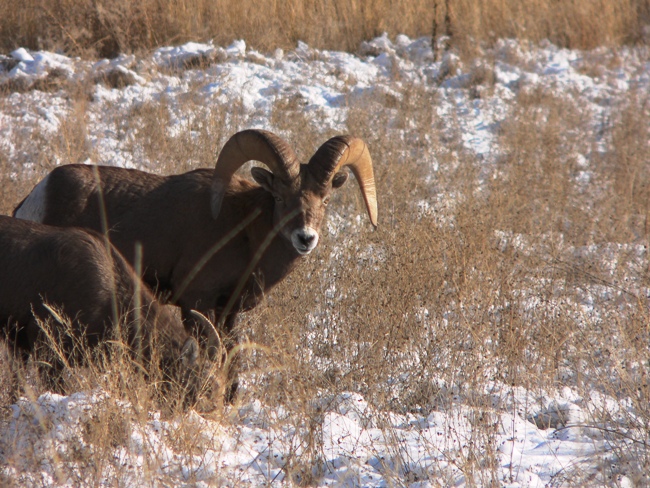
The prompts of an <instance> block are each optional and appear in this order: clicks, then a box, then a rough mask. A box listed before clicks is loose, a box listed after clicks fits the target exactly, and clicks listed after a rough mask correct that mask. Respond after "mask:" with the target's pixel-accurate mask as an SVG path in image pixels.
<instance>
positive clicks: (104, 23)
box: [0, 0, 650, 57]
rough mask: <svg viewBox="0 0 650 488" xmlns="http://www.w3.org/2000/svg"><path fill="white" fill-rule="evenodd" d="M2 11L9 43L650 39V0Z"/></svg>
mask: <svg viewBox="0 0 650 488" xmlns="http://www.w3.org/2000/svg"><path fill="white" fill-rule="evenodd" d="M2 12H3V15H2V16H1V17H0V50H1V51H10V50H12V49H15V48H17V47H20V46H23V47H27V48H30V49H48V50H63V51H65V52H66V53H68V54H73V55H90V56H101V57H112V56H115V55H116V54H118V53H124V52H136V51H140V50H144V49H151V48H153V47H156V46H160V45H169V44H179V43H183V42H186V41H207V40H209V39H214V40H215V42H217V43H218V44H228V43H230V42H231V41H233V40H234V39H245V40H246V41H247V42H248V43H249V44H250V45H251V46H252V47H254V48H256V49H259V50H264V51H269V50H273V49H275V48H278V47H281V48H288V47H294V46H295V44H296V42H297V41H299V40H300V41H304V42H307V43H308V44H310V45H311V46H313V47H318V48H327V49H337V50H348V51H353V50H356V49H357V48H358V47H359V44H360V42H361V41H363V40H367V39H370V38H373V37H375V36H378V35H380V34H382V33H383V32H387V33H388V34H389V35H391V36H395V35H397V34H406V35H409V36H412V37H419V36H434V37H436V38H438V37H440V36H445V35H447V36H451V43H452V44H454V45H456V46H458V47H461V48H462V50H463V51H465V52H473V51H475V49H476V47H477V46H479V45H481V44H482V43H485V42H487V43H490V42H492V41H494V40H495V39H498V38H504V37H517V38H522V39H529V40H531V41H540V40H542V39H550V40H551V41H552V42H554V43H556V44H558V45H560V46H565V47H571V48H592V47H594V46H597V45H603V44H606V45H619V44H622V43H637V42H645V41H647V40H648V39H647V37H648V32H647V25H648V22H650V2H648V0H619V1H616V2H612V1H607V0H578V1H567V2H557V1H555V0H535V1H532V2H531V1H527V2H521V1H519V0H489V1H478V0H420V1H407V0H392V1H389V0H372V1H369V2H363V1H352V2H350V1H341V0H319V1H317V2H307V1H304V0H289V1H286V2H277V1H275V0H262V1H250V0H244V1H237V2H233V1H230V0H217V1H211V0H202V1H198V2H192V3H189V2H185V1H178V0H145V1H141V2H132V1H129V0H122V1H117V2H115V1H105V0H100V1H90V0H82V1H72V0H55V1H49V0H26V1H18V0H4V1H3V4H2ZM644 29H645V30H644Z"/></svg>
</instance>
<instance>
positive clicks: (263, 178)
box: [251, 166, 274, 192]
mask: <svg viewBox="0 0 650 488" xmlns="http://www.w3.org/2000/svg"><path fill="white" fill-rule="evenodd" d="M251 176H252V177H253V179H254V180H255V181H256V182H257V184H258V185H260V186H261V187H262V188H264V189H265V190H266V191H270V192H272V191H273V178H274V176H273V173H271V172H270V171H268V170H265V169H264V168H260V167H259V166H254V167H252V168H251Z"/></svg>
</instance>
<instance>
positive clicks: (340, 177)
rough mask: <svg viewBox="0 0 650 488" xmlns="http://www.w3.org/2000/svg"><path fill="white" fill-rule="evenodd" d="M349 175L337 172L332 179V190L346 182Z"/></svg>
mask: <svg viewBox="0 0 650 488" xmlns="http://www.w3.org/2000/svg"><path fill="white" fill-rule="evenodd" d="M348 176H349V173H348V172H347V171H339V172H338V173H336V174H335V175H334V178H332V188H334V189H336V188H341V187H342V186H343V184H344V183H345V182H346V181H348Z"/></svg>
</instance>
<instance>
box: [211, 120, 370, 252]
mask: <svg viewBox="0 0 650 488" xmlns="http://www.w3.org/2000/svg"><path fill="white" fill-rule="evenodd" d="M251 160H256V161H259V162H261V163H264V164H265V165H266V166H267V167H268V168H269V169H270V170H271V171H267V170H265V169H264V168H259V167H255V168H252V170H251V174H252V176H253V178H254V179H255V181H256V182H257V183H258V184H259V185H260V186H261V187H262V188H264V189H265V190H266V191H268V192H270V193H271V194H272V195H273V197H274V199H275V206H274V224H275V225H276V226H278V227H279V228H280V234H281V235H282V236H283V237H284V238H285V239H286V240H287V241H289V242H291V244H292V245H293V247H294V248H295V250H296V251H297V252H298V253H299V254H309V253H310V252H311V251H312V250H313V249H314V248H315V247H316V245H317V244H318V238H319V236H318V232H319V229H320V227H321V223H322V220H323V217H324V215H325V207H327V204H328V203H329V199H330V194H331V193H332V190H333V189H335V188H339V187H341V186H342V185H343V184H344V183H345V182H346V181H347V179H348V174H347V172H345V171H341V170H342V168H343V167H344V166H349V167H350V169H351V170H352V172H353V173H354V176H355V177H356V179H357V182H358V183H359V187H360V189H361V193H362V195H363V199H364V201H365V204H366V208H367V210H368V215H369V216H370V221H371V222H372V224H373V226H375V227H376V226H377V194H376V190H375V178H374V174H373V169H372V160H371V159H370V153H369V152H368V148H367V147H366V144H365V143H364V142H363V141H362V140H361V139H358V138H356V137H352V136H336V137H332V138H331V139H329V140H328V141H327V142H325V143H324V144H323V145H322V146H321V147H320V148H319V149H318V151H316V153H315V154H314V155H313V156H312V158H311V159H310V160H309V162H308V163H307V164H300V163H299V161H298V159H297V157H296V155H295V153H294V152H293V150H292V149H291V148H290V147H289V145H288V144H287V143H286V142H285V141H284V140H283V139H281V138H279V137H278V136H276V135H275V134H273V133H271V132H267V131H262V130H245V131H242V132H238V133H237V134H235V135H234V136H232V137H231V138H230V139H229V140H228V142H227V143H226V144H225V146H224V147H223V149H222V151H221V153H220V154H219V158H218V159H217V164H216V168H215V173H214V174H215V176H214V180H213V182H212V202H211V205H212V216H213V217H214V218H215V219H216V218H217V217H218V216H219V213H220V211H221V204H222V201H223V197H224V195H225V193H226V191H227V188H228V185H229V183H230V180H231V178H232V176H233V175H234V173H235V172H236V171H237V169H239V168H240V167H241V166H242V165H243V164H244V163H246V162H247V161H251Z"/></svg>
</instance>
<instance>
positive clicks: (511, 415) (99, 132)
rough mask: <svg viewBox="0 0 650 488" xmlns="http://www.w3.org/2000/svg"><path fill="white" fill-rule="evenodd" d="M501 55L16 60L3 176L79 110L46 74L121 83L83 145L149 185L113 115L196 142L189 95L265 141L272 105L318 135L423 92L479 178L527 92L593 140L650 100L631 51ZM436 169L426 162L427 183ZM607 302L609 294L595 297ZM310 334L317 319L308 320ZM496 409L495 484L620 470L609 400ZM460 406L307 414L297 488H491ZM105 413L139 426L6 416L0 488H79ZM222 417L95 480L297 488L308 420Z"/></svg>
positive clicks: (157, 424) (334, 407)
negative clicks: (619, 112)
mask: <svg viewBox="0 0 650 488" xmlns="http://www.w3.org/2000/svg"><path fill="white" fill-rule="evenodd" d="M491 54H492V61H490V62H488V61H487V60H484V61H479V62H478V63H477V64H475V65H472V66H464V65H463V63H462V62H461V60H460V59H459V58H458V57H457V56H455V55H454V54H453V53H447V54H446V55H445V57H444V58H443V59H442V60H440V61H434V57H433V53H432V51H431V47H430V44H429V41H428V40H427V39H416V40H412V39H409V38H408V37H406V36H398V37H397V38H396V39H395V40H394V41H392V40H391V39H389V38H388V36H386V35H383V36H381V37H379V38H377V39H374V40H372V41H369V42H365V43H363V45H362V46H361V47H360V50H359V54H358V55H354V54H349V53H343V52H333V51H322V50H317V49H312V48H310V47H309V46H307V45H306V44H304V43H298V46H297V47H296V49H294V50H293V51H290V52H284V51H282V50H276V51H275V52H274V53H273V54H272V55H270V56H266V55H264V54H261V53H258V52H256V51H252V50H250V49H249V48H248V47H247V46H246V43H245V42H244V41H243V40H242V41H237V42H234V43H233V44H232V45H230V46H227V47H219V46H214V45H212V44H209V43H208V44H199V43H188V44H185V45H182V46H176V47H164V48H160V49H157V50H155V51H154V52H153V53H152V54H151V55H150V56H148V57H144V58H141V59H137V58H136V57H135V56H120V57H118V58H115V59H113V60H101V61H98V62H94V63H93V62H89V61H84V60H80V59H72V58H68V57H65V56H62V55H58V54H55V53H49V52H29V51H28V50H26V49H24V48H20V49H17V50H15V51H13V52H12V53H11V54H10V57H11V58H12V59H13V60H14V61H15V65H13V67H11V68H10V69H5V68H3V67H2V66H11V64H12V63H9V64H0V85H3V84H9V86H11V85H10V84H11V83H12V82H14V81H15V80H21V83H22V85H21V87H22V89H21V90H18V91H16V92H13V93H11V94H9V95H7V97H6V99H5V101H4V103H3V105H2V108H1V109H0V147H2V149H3V151H4V152H5V153H6V154H7V155H8V156H9V158H10V160H11V158H13V157H14V155H16V154H17V153H19V152H20V148H19V147H15V140H16V138H15V137H14V133H15V131H22V132H21V133H24V134H27V135H29V134H30V133H31V131H36V130H38V131H39V132H40V133H41V134H42V135H43V136H44V137H49V136H52V135H54V134H56V132H57V130H59V128H60V126H61V124H62V121H63V120H65V118H66V116H67V115H68V114H69V113H70V111H71V110H72V107H71V105H70V103H69V101H68V100H66V98H65V96H64V95H63V94H62V92H61V91H56V90H54V91H52V92H49V93H47V92H43V91H39V90H35V89H29V88H30V87H34V86H36V85H35V83H36V82H37V81H38V80H43V79H46V78H47V77H48V76H52V75H53V74H55V75H56V76H57V77H63V78H64V79H67V80H77V79H85V78H87V77H90V78H91V79H99V78H101V77H106V76H109V74H110V73H117V75H116V76H122V77H123V78H121V79H123V80H124V86H117V87H111V86H110V85H106V84H103V83H98V84H95V85H94V87H93V92H92V99H93V103H92V106H91V107H89V109H88V113H89V117H88V121H87V122H88V134H87V137H88V139H89V142H90V145H91V147H92V149H93V153H92V154H93V160H92V161H89V162H99V163H103V164H113V165H118V166H124V167H137V168H141V169H150V168H151V167H153V166H154V165H155V161H147V160H146V157H143V158H138V159H137V160H136V159H135V158H134V157H133V154H132V152H130V151H128V144H129V140H130V138H132V137H133V135H132V134H126V135H125V134H120V131H119V130H116V126H117V125H119V124H117V123H116V122H115V121H111V120H106V117H105V115H104V114H105V113H107V108H108V107H111V108H113V109H117V110H118V113H122V114H124V113H126V112H127V111H129V110H132V109H133V108H135V107H139V106H141V105H142V104H143V103H145V102H146V101H148V100H159V99H161V97H164V98H165V100H166V101H167V103H168V104H169V107H170V114H171V121H170V127H169V133H170V136H173V135H174V134H175V133H178V132H180V131H182V130H183V128H184V127H186V126H188V125H189V121H188V120H187V117H190V115H188V114H183V113H181V112H180V111H178V110H176V107H177V104H178V102H180V101H181V100H182V99H183V97H184V96H185V95H186V94H187V93H188V92H191V91H192V90H196V88H195V87H196V86H198V87H199V88H198V96H199V97H201V100H202V104H204V106H205V109H206V110H210V107H211V106H216V105H218V104H219V105H224V104H225V105H228V104H232V103H233V100H241V106H242V108H243V111H244V113H245V114H247V116H248V117H249V119H248V120H249V121H250V126H256V127H260V128H265V129H273V127H272V126H271V123H270V121H269V114H270V113H271V111H272V109H273V104H274V103H275V101H276V100H277V99H279V98H280V97H284V98H287V97H292V98H293V99H295V100H297V101H298V103H299V104H300V106H301V108H302V110H303V111H304V112H305V113H306V114H310V113H318V114H319V118H320V120H323V121H324V122H323V123H324V127H323V130H324V131H325V130H327V129H330V130H332V131H341V130H343V129H344V124H345V120H346V116H347V111H348V104H347V103H346V100H347V99H349V98H350V97H359V98H363V97H373V96H386V95H388V94H391V95H392V96H395V97H397V98H398V99H399V97H401V95H400V94H399V93H396V92H394V90H393V89H392V88H391V86H393V87H394V86H395V85H394V83H398V84H400V83H401V84H402V85H403V86H407V85H408V84H414V85H419V86H422V87H425V89H426V87H434V86H435V87H436V88H435V89H436V90H437V91H438V94H439V98H438V100H439V105H438V106H437V107H435V113H436V114H437V116H438V117H440V118H444V117H446V116H448V115H450V114H455V116H457V117H458V123H459V124H460V125H461V128H462V133H463V144H464V146H465V148H466V150H467V151H470V152H471V153H472V154H475V155H476V156H477V157H478V158H482V161H483V162H484V164H490V163H491V162H494V161H495V160H496V158H497V157H498V154H499V151H498V148H497V147H495V144H496V135H497V132H498V125H499V123H500V122H501V121H503V119H504V117H505V116H506V114H507V109H506V102H507V101H509V100H512V99H513V98H514V97H516V96H517V95H518V94H519V93H521V92H526V91H530V92H532V91H534V90H536V89H545V90H552V91H553V92H554V93H555V94H556V95H557V96H558V97H567V98H568V97H572V98H578V99H580V100H581V102H582V103H583V104H584V106H585V107H586V109H585V113H592V114H593V116H592V120H594V125H595V124H596V123H597V122H595V121H597V120H598V119H599V118H603V117H605V116H607V114H609V113H610V112H609V111H610V110H611V101H612V100H615V99H616V98H617V97H618V96H620V95H621V94H622V93H625V92H626V91H628V90H630V89H631V87H635V88H636V89H641V90H646V91H647V90H650V86H649V85H650V63H647V62H644V61H643V56H642V55H641V53H639V52H637V51H635V50H634V49H632V48H621V49H619V52H617V56H618V58H619V60H620V62H619V63H618V65H617V66H616V67H604V66H603V67H600V69H599V71H598V74H597V75H594V76H589V75H586V74H583V73H581V72H580V69H579V66H578V65H579V63H580V61H581V59H582V57H583V56H585V55H586V54H587V53H583V52H579V51H572V50H567V49H560V48H558V47H556V46H554V45H552V44H550V43H543V44H542V45H540V46H530V47H528V48H526V49H524V48H523V47H522V46H521V45H520V44H519V43H518V42H517V41H514V40H501V41H499V42H498V43H497V44H496V46H495V48H494V49H493V51H492V53H491ZM486 59H487V58H486ZM479 70H482V72H485V71H487V72H488V73H489V72H492V73H493V76H494V83H495V85H494V87H493V90H494V95H493V96H491V97H488V98H485V99H472V98H471V97H469V96H468V89H469V88H470V86H469V85H470V84H471V82H470V80H471V76H472V73H478V71H479ZM395 80H398V81H395ZM389 82H390V83H389ZM431 89H433V88H431ZM573 157H574V158H575V160H576V162H577V164H578V166H579V167H580V169H581V170H580V172H579V173H578V174H577V177H576V182H575V183H576V184H577V185H579V186H586V185H588V184H589V182H590V180H591V178H592V174H591V172H590V171H589V158H588V156H587V155H583V154H575V155H574V156H573ZM59 162H60V163H64V162H65V161H59ZM437 164H438V163H437V162H436V161H432V162H431V168H432V172H433V173H435V171H436V168H437V166H436V165H437ZM24 169H28V167H27V166H26V167H25V168H24ZM436 198H438V196H436V197H432V199H431V201H422V202H419V203H418V212H420V213H421V214H423V215H424V214H429V213H433V212H435V208H436V207H437V206H439V205H450V206H451V207H452V208H453V203H449V202H444V204H443V203H441V202H440V201H436ZM337 219H338V220H337ZM342 225H345V223H344V222H342V219H341V218H340V217H339V216H338V215H336V214H334V215H331V216H330V222H329V223H328V226H329V228H330V230H331V233H332V234H336V232H338V228H339V227H340V226H342ZM495 238H496V239H497V240H498V246H499V248H500V249H502V250H503V251H504V252H505V250H506V249H507V248H508V246H514V247H515V248H517V249H519V250H521V251H522V252H526V250H529V249H530V244H529V243H528V242H526V237H525V236H520V235H513V234H512V233H508V232H504V231H501V230H498V229H496V230H495ZM547 238H548V239H554V236H547ZM596 252H597V253H598V254H599V255H600V256H601V257H602V256H604V259H605V260H606V262H609V263H610V264H611V269H612V270H613V269H614V268H615V264H616V259H617V256H620V254H621V253H627V254H630V253H636V254H638V255H643V254H644V253H645V252H647V251H646V250H645V248H643V247H642V246H637V245H624V244H611V245H608V246H605V247H603V246H599V247H598V248H597V249H595V248H590V247H583V248H577V249H575V250H574V253H575V255H584V256H588V255H590V254H594V253H596ZM372 254H375V253H374V250H373V253H372ZM605 269H607V268H605ZM597 290H598V289H597V287H594V288H593V290H592V293H591V294H586V295H584V297H583V299H584V301H583V303H582V306H583V311H584V313H587V314H588V313H592V311H593V306H592V305H593V300H594V299H597V298H598V293H597ZM327 293H330V294H331V295H332V296H333V294H334V293H335V289H334V290H333V291H332V290H328V291H327V292H326V296H327ZM602 293H611V290H606V289H603V290H602ZM417 313H418V314H419V317H420V320H422V321H425V320H426V317H427V316H428V311H426V309H424V310H420V311H417ZM310 320H312V321H318V320H320V318H319V317H318V316H311V319H310ZM442 386H443V387H444V385H442ZM493 392H497V393H493ZM493 392H489V391H488V392H485V395H488V396H489V395H492V394H494V395H496V396H497V397H498V398H495V400H494V404H495V407H494V409H493V410H492V411H491V412H490V416H491V419H490V421H491V422H492V423H493V424H494V432H493V435H494V436H495V439H494V443H495V445H497V446H498V453H497V459H496V462H497V464H498V473H499V479H498V484H501V485H502V486H510V487H529V486H530V487H534V486H546V485H548V484H550V483H553V482H556V481H557V480H558V479H560V480H561V479H562V478H561V477H562V476H563V473H565V472H567V470H569V469H571V468H574V467H576V466H585V469H597V467H598V465H599V464H598V463H602V462H603V460H604V459H607V458H608V457H611V458H612V459H613V457H614V452H613V450H612V447H611V445H610V443H609V442H608V437H607V435H606V429H605V427H604V426H601V425H598V424H595V423H593V422H592V421H591V417H590V410H589V408H587V407H586V405H592V406H593V405H595V404H597V405H598V406H599V407H598V408H601V409H607V410H608V411H611V415H612V416H613V417H616V415H619V414H620V412H621V410H622V409H624V408H625V406H624V405H623V404H621V403H620V402H618V401H617V400H616V399H614V398H611V397H608V396H607V395H605V394H602V393H597V392H594V394H593V395H592V397H590V398H583V397H582V396H580V395H578V394H577V393H576V392H574V391H571V390H570V389H568V388H566V389H565V390H564V391H562V392H560V393H553V394H551V393H546V392H535V393H533V392H528V391H522V390H520V389H518V388H514V387H508V386H507V385H501V384H495V385H494V389H493ZM454 398H455V399H456V400H457V402H455V403H454V404H452V405H449V406H446V407H445V408H441V409H440V410H437V411H430V412H423V413H420V414H403V413H395V412H388V411H377V410H375V409H374V408H373V407H372V406H371V405H369V404H368V402H367V401H366V400H365V399H364V398H363V397H362V396H361V395H359V394H358V393H352V392H349V393H344V394H340V395H336V396H334V397H330V398H328V397H323V398H319V399H315V400H314V405H313V409H314V411H317V412H320V414H319V415H318V416H315V418H317V419H318V421H317V423H316V424H315V425H312V426H311V427H310V428H312V429H314V431H315V432H317V433H318V436H319V439H320V440H321V441H322V444H321V448H320V449H321V451H320V452H319V454H318V456H313V459H312V462H311V464H308V465H307V466H306V467H303V468H302V469H303V471H302V474H301V475H297V476H308V475H309V476H313V477H314V478H313V479H314V480H315V481H314V482H313V483H314V485H315V486H367V487H375V486H376V487H380V486H393V485H399V486H403V485H408V486H412V487H422V488H423V487H433V486H440V485H445V486H465V485H474V484H475V483H479V484H489V483H488V482H487V481H486V480H482V478H481V472H480V470H479V471H478V472H477V474H476V475H475V478H474V479H468V478H467V477H466V476H467V475H466V473H464V472H463V471H462V470H461V469H460V466H461V464H462V461H463V459H464V457H466V456H468V452H469V451H468V450H469V447H468V446H469V445H472V446H473V449H474V450H478V451H479V452H483V451H484V446H482V444H481V443H485V442H486V440H485V439H482V438H480V436H478V435H477V433H476V432H475V431H474V425H476V422H477V419H476V418H475V416H476V415H477V412H476V410H474V409H473V408H472V407H471V406H470V404H469V403H468V402H466V401H464V400H466V399H464V397H463V396H462V395H460V394H458V395H455V396H454ZM103 404H111V405H112V406H113V408H117V409H119V411H121V412H123V414H124V416H125V418H130V417H132V416H135V414H134V409H135V407H134V406H133V405H130V404H128V403H125V402H120V401H118V400H115V399H111V398H110V397H108V395H107V394H106V393H104V392H101V391H91V392H78V393H74V394H72V395H69V396H67V397H63V396H60V395H55V394H51V393H46V394H43V395H41V396H40V397H38V398H37V399H35V400H34V401H30V400H28V399H25V398H23V399H21V400H20V401H19V402H18V403H16V404H15V405H13V406H12V407H11V409H12V416H11V418H10V421H9V422H8V423H7V424H6V425H5V426H4V430H3V431H2V432H0V436H1V438H2V440H3V444H4V445H12V446H13V447H14V450H13V452H12V453H7V452H5V453H0V454H1V455H2V456H3V457H4V458H5V460H6V459H8V458H9V459H11V460H12V462H11V463H9V464H8V466H9V467H6V468H4V474H5V475H8V476H10V477H11V478H14V479H17V480H20V482H21V483H22V484H24V485H33V486H36V485H38V486H73V485H75V484H76V480H73V479H61V478H60V473H59V472H58V471H57V466H56V460H57V459H58V458H59V457H66V453H65V452H64V451H65V450H66V449H68V448H69V446H70V445H76V446H77V448H78V449H79V450H80V452H82V453H83V452H89V453H92V449H93V448H92V446H91V445H89V444H88V443H87V442H85V441H84V440H83V435H82V430H83V425H84V422H88V421H89V420H90V419H92V416H93V410H94V408H95V407H96V406H97V405H103ZM229 415H231V417H232V419H231V421H229V422H228V423H227V424H222V423H220V422H218V421H211V420H208V419H205V418H202V417H201V416H199V415H198V414H196V413H194V412H189V413H188V414H187V415H186V417H185V418H182V419H174V420H162V419H161V417H160V414H159V413H156V412H150V413H148V414H147V420H146V421H144V422H134V423H133V428H132V429H131V430H130V432H128V433H127V434H125V439H124V440H123V441H122V442H121V444H120V445H119V446H117V447H116V448H115V452H114V456H113V460H112V461H111V462H110V463H108V464H107V465H105V466H103V468H102V469H103V471H102V472H101V476H100V477H101V478H104V479H110V478H111V477H114V476H117V474H118V473H121V476H123V478H122V479H124V480H128V482H126V483H122V484H127V485H132V486H136V485H145V484H152V485H153V486H158V485H159V484H158V483H157V482H156V481H155V480H156V479H157V476H158V475H161V476H162V475H164V476H165V477H166V478H165V479H168V480H173V483H174V484H176V486H214V485H220V486H221V485H223V486H242V485H250V486H260V485H266V484H269V483H271V484H273V483H280V482H286V483H289V484H290V483H292V482H296V479H293V480H291V479H288V478H287V473H288V472H290V470H289V469H288V468H287V467H288V466H290V465H291V463H294V464H296V459H299V458H300V457H301V456H303V455H304V456H306V455H307V452H306V446H305V445H304V443H303V442H301V439H302V438H303V437H301V436H302V434H304V432H305V429H307V427H306V425H307V424H308V423H309V422H308V421H307V419H306V418H302V417H301V414H299V413H292V412H286V411H282V410H281V409H276V410H273V409H270V408H269V407H267V406H266V405H263V404H261V403H260V402H259V401H255V402H253V403H251V404H250V405H243V406H241V407H240V408H239V409H237V410H233V411H231V412H230V413H229ZM180 423H184V425H188V424H191V425H196V426H197V429H198V430H199V431H200V445H201V446H202V449H201V452H200V453H197V454H193V455H189V454H186V453H179V452H177V451H176V450H175V444H174V442H173V441H172V440H171V437H173V436H172V433H173V432H174V429H176V428H177V427H178V425H179V424H180ZM224 425H227V426H224ZM27 453H29V456H27ZM32 456H35V457H36V458H37V459H38V460H40V472H26V471H21V466H22V464H21V459H22V458H23V457H25V458H27V457H30V458H31V457H32ZM153 457H155V458H156V459H158V462H157V463H155V464H152V463H150V459H151V458H153ZM2 470H3V468H0V471H2ZM304 470H307V471H308V472H311V473H307V472H306V471H304ZM617 483H618V485H620V486H632V481H631V480H630V479H629V478H626V477H625V476H624V475H620V476H619V478H618V480H617ZM108 484H110V483H108ZM163 484H164V483H163Z"/></svg>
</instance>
